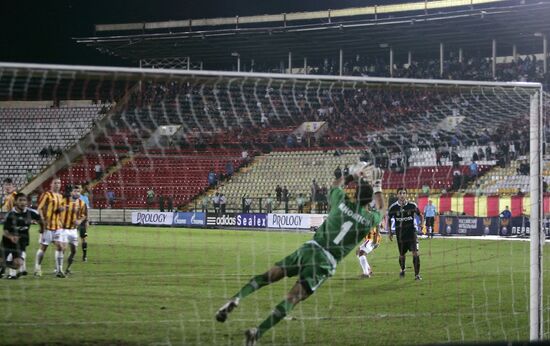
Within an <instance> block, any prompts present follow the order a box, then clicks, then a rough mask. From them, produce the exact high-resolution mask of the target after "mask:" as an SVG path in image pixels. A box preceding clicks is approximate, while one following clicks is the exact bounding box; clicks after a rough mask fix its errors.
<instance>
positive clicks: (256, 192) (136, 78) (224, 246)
mask: <svg viewBox="0 0 550 346" xmlns="http://www.w3.org/2000/svg"><path fill="white" fill-rule="evenodd" d="M541 90H542V89H541V87H540V85H538V84H531V83H489V82H487V83H484V82H459V81H433V80H406V79H385V78H356V77H339V78H338V77H328V76H301V75H271V74H250V73H230V72H227V73H221V72H220V73H218V72H209V71H174V70H170V71H168V70H145V69H143V70H139V69H126V68H92V67H69V66H41V65H14V64H0V119H1V123H2V126H1V127H0V145H1V150H2V153H3V154H2V160H1V161H0V176H1V177H2V179H3V181H4V179H5V178H9V179H11V181H12V182H13V185H14V187H15V189H17V190H20V191H23V192H25V193H27V194H28V195H29V197H30V198H29V200H30V202H29V203H30V204H31V205H32V206H33V207H37V203H38V201H39V196H40V195H41V194H42V193H43V192H44V191H47V190H49V188H50V182H51V181H52V178H53V177H54V176H55V177H59V178H60V179H61V181H62V190H63V191H64V190H65V189H66V187H67V186H71V185H74V184H82V185H83V187H84V192H83V193H85V194H86V195H88V197H89V200H90V204H91V205H90V212H89V213H90V220H91V222H92V224H93V226H91V227H90V230H89V238H90V239H89V240H88V242H89V243H90V249H93V250H90V251H92V252H91V253H90V256H91V257H90V261H89V262H88V263H78V264H77V265H76V266H75V269H74V270H75V272H76V273H75V274H74V275H73V278H76V279H75V280H67V281H63V282H61V283H59V282H55V283H54V282H50V280H54V278H53V277H52V278H49V277H42V278H40V279H39V280H34V281H33V280H30V278H24V279H23V280H21V285H22V286H13V285H12V286H11V288H10V287H7V288H6V289H5V290H3V293H2V298H3V299H4V302H5V304H6V305H7V306H8V307H9V308H10V311H11V310H17V309H19V306H20V304H23V305H24V306H28V307H29V309H31V307H32V305H30V303H29V302H31V301H33V299H34V298H36V299H39V297H40V296H39V293H38V292H37V293H34V292H32V289H34V287H37V288H38V291H40V290H42V289H45V290H52V288H51V287H50V286H52V285H55V286H56V287H57V289H59V291H60V292H77V293H75V296H74V297H72V296H70V295H67V296H64V298H63V302H64V303H63V304H62V305H67V306H66V307H62V308H61V310H58V312H59V314H56V315H55V316H54V317H52V320H51V321H50V322H49V323H51V324H47V323H45V322H44V321H43V320H42V319H41V317H39V316H34V315H33V316H31V317H30V320H29V316H28V315H25V314H22V313H17V312H14V313H13V314H12V315H10V316H4V317H2V319H1V320H0V324H2V325H4V326H11V327H13V328H12V329H13V330H14V331H13V332H11V331H10V332H8V333H9V334H10V333H13V334H10V335H11V336H13V337H17V333H16V332H17V331H18V330H22V329H23V328H24V327H25V326H29V325H32V326H46V325H51V326H52V328H51V330H50V329H48V331H47V336H48V337H50V339H49V340H52V341H55V342H62V340H64V339H63V338H66V337H67V336H68V335H69V339H68V340H73V341H80V342H84V340H96V341H97V342H103V341H105V342H107V341H111V342H121V343H130V342H140V343H141V342H147V343H157V344H158V343H166V344H171V343H183V344H227V345H230V344H239V343H241V342H242V340H241V339H242V337H243V334H242V332H243V331H244V330H245V329H247V328H250V327H254V326H256V325H258V324H259V323H260V322H262V321H263V320H264V319H265V318H266V317H267V316H269V314H270V313H271V311H272V309H273V307H274V306H275V305H276V304H278V303H279V302H280V301H281V299H283V298H284V296H285V294H286V292H287V291H288V290H289V289H290V288H291V287H292V286H293V285H294V283H295V278H290V279H286V280H282V281H281V282H279V283H275V284H273V285H270V286H268V287H266V288H264V289H262V290H260V291H258V292H257V293H254V295H251V296H250V297H247V298H246V299H245V300H243V301H242V302H241V304H240V306H239V307H238V309H237V310H235V312H234V313H233V314H232V315H231V317H230V318H229V319H228V321H227V322H226V323H224V324H220V323H218V322H216V321H215V319H214V314H215V313H216V310H217V309H218V308H219V306H221V305H222V304H223V303H224V302H225V301H226V300H227V299H229V298H231V297H232V296H233V295H234V294H235V293H236V292H237V291H238V290H239V289H240V288H241V287H242V286H243V285H245V284H246V283H247V282H248V280H249V279H250V277H252V276H253V275H256V274H261V273H262V272H264V271H266V270H267V269H268V268H269V267H270V266H271V265H272V264H273V263H275V262H277V261H279V260H280V259H282V258H284V257H285V256H286V255H288V254H290V253H292V252H293V251H294V250H295V249H297V248H298V247H299V246H300V245H301V244H302V243H304V242H305V241H307V240H309V239H311V237H312V234H311V233H310V232H311V231H314V230H316V229H317V228H318V227H319V225H320V224H321V223H322V222H323V220H324V219H325V218H326V215H327V212H329V211H330V195H329V194H330V187H331V184H332V181H333V180H334V172H335V170H336V169H338V168H339V169H340V170H341V171H343V172H344V173H345V172H346V170H348V169H349V167H350V166H351V165H353V164H354V163H356V162H358V161H366V162H368V163H372V164H374V165H376V166H378V167H380V168H381V169H382V170H383V172H384V175H383V190H384V194H385V198H386V201H387V204H388V205H390V204H392V203H394V202H395V201H397V190H398V189H399V188H405V189H406V191H407V193H408V196H407V198H408V201H409V202H414V203H416V204H417V206H418V208H419V210H420V212H421V213H422V214H425V211H427V210H428V209H427V206H428V205H430V204H431V205H433V206H434V207H435V210H436V215H435V217H434V222H433V226H431V225H430V224H427V225H425V224H424V223H422V222H421V219H418V225H417V235H418V239H419V241H418V246H419V253H420V258H421V269H420V272H421V274H422V277H423V278H424V280H422V281H418V282H417V281H415V280H413V278H414V274H413V273H414V268H413V260H412V256H411V254H410V253H409V254H407V256H406V262H405V267H406V275H405V278H404V279H401V280H400V278H399V275H398V274H399V270H400V267H399V262H398V255H399V253H398V248H397V245H396V240H395V239H394V240H393V242H390V241H389V239H388V238H387V237H386V236H385V235H383V240H382V242H381V244H380V246H379V247H378V248H377V249H376V250H374V251H373V252H371V253H370V254H369V255H368V261H369V263H370V266H371V269H372V272H373V275H372V276H371V277H370V278H369V279H368V280H364V279H363V280H362V279H360V276H361V273H362V268H361V266H360V263H359V261H358V259H357V257H356V256H355V253H351V254H350V255H349V256H347V257H346V258H345V259H344V260H343V261H342V262H340V263H339V264H338V267H337V270H336V274H335V275H334V277H332V278H331V279H329V280H327V282H326V283H324V284H323V285H322V287H320V288H319V290H318V292H316V293H315V294H314V295H312V296H311V297H310V298H308V299H307V300H305V301H304V302H302V303H300V304H298V305H296V307H295V308H294V310H292V312H290V313H289V314H288V315H287V316H286V318H285V319H284V320H283V321H282V322H280V323H279V325H278V326H277V327H275V328H273V329H271V330H270V331H269V332H267V333H266V334H265V335H264V336H263V337H262V342H263V343H265V344H300V343H308V344H321V345H325V344H333V343H334V340H338V341H337V342H338V343H341V344H364V343H372V344H402V345H405V344H410V343H418V344H427V343H436V344H437V343H449V342H451V343H462V342H476V341H502V340H506V341H519V340H528V339H529V338H533V329H532V328H535V330H536V331H538V332H539V334H538V335H540V336H542V337H543V338H549V337H550V328H549V324H548V321H549V320H550V311H549V309H548V302H549V301H550V296H549V293H548V292H547V291H544V292H541V288H542V287H543V286H546V287H549V286H550V282H549V281H548V275H542V274H543V272H542V271H544V272H545V273H546V274H548V269H547V268H548V267H549V264H550V263H549V261H548V256H542V251H541V249H542V245H541V244H544V239H545V237H547V236H548V233H547V230H546V229H545V228H542V229H541V227H540V226H541V225H543V222H542V221H541V220H544V216H545V215H546V214H547V213H549V212H550V203H547V202H548V201H547V200H548V199H549V198H550V197H547V196H546V195H545V194H544V192H546V190H545V189H546V188H547V184H546V182H543V180H542V178H541V175H543V176H550V166H548V165H547V163H546V161H540V159H542V158H543V155H542V154H543V152H541V150H542V148H544V150H546V142H545V141H544V136H545V135H546V134H547V131H548V123H547V121H546V117H543V115H542V112H543V109H548V107H546V108H545V106H544V105H545V103H547V102H548V101H547V100H548V99H547V98H545V97H543V95H541ZM543 120H544V121H543ZM543 135H544V136H543ZM534 145H536V146H537V147H536V148H534V147H533V146H534ZM539 148H541V149H539ZM546 153H547V152H546ZM5 185H6V184H5ZM347 192H348V193H350V194H351V193H353V191H352V190H348V191H347ZM3 193H4V194H5V195H6V190H4V191H3ZM4 197H6V196H4ZM4 211H7V210H4ZM159 226H169V227H159ZM426 226H427V227H426ZM212 229H213V230H212ZM387 229H388V228H387V227H384V228H383V233H384V234H386V232H387ZM235 230H238V231H235ZM274 230H275V231H279V230H282V232H270V231H274ZM533 230H536V232H537V238H535V240H533V237H534V236H533ZM34 231H36V230H34ZM529 237H531V247H530V245H529V242H525V241H521V240H528V239H529ZM34 240H35V238H34V237H32V238H31V244H30V246H29V249H28V251H27V252H28V254H29V255H28V256H27V262H28V264H27V266H28V267H29V268H32V264H33V263H34V253H35V252H36V249H37V247H38V244H37V242H35V241H34ZM533 244H534V245H533ZM52 252H53V251H52ZM48 256H49V255H47V256H46V257H47V258H46V259H45V260H44V263H45V264H44V265H45V266H46V267H47V266H49V265H50V263H49V262H52V263H53V261H49V260H48V258H49V257H48ZM51 256H52V257H53V254H51ZM533 256H534V257H533ZM543 263H544V264H543ZM533 272H534V274H533ZM542 278H544V279H542ZM542 280H544V281H542ZM113 283H114V284H113ZM544 283H546V285H544ZM20 287H25V288H26V290H25V291H24V297H23V298H17V297H13V295H14V294H15V290H16V289H19V288H20ZM104 295H105V296H106V297H109V298H107V299H105V298H104ZM533 296H535V297H537V299H538V302H535V305H533V304H534V303H533ZM81 303H82V304H83V305H84V306H85V307H86V308H89V309H91V310H90V314H89V315H86V314H85V313H84V311H85V309H84V308H82V309H81V310H80V311H82V313H81V314H78V313H74V312H73V310H71V308H74V307H75V306H76V307H79V306H80V305H79V304H81ZM25 304H26V305H25ZM530 304H531V305H530ZM543 306H544V308H543ZM65 308H66V310H65ZM533 311H535V312H533ZM65 312H66V313H65ZM542 321H546V322H544V323H542ZM533 324H535V327H533ZM58 327H59V328H58ZM530 328H531V329H530ZM38 330H40V329H32V330H31V335H30V336H29V337H30V338H31V339H30V340H35V339H36V340H40V339H39V337H40V335H39V334H40V333H38ZM81 330H84V332H83V334H82V333H81V332H80V331H81ZM27 333H28V331H27ZM87 338H88V339H87ZM90 338H91V339H90Z"/></svg>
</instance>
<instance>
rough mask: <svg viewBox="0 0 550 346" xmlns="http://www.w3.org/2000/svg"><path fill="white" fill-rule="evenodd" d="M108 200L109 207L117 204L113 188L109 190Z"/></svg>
mask: <svg viewBox="0 0 550 346" xmlns="http://www.w3.org/2000/svg"><path fill="white" fill-rule="evenodd" d="M107 201H108V202H109V208H113V206H114V205H115V192H114V191H113V190H111V189H109V190H107Z"/></svg>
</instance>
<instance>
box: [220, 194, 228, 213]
mask: <svg viewBox="0 0 550 346" xmlns="http://www.w3.org/2000/svg"><path fill="white" fill-rule="evenodd" d="M226 205H227V198H226V197H225V195H224V194H223V193H222V194H220V213H222V214H225V207H226Z"/></svg>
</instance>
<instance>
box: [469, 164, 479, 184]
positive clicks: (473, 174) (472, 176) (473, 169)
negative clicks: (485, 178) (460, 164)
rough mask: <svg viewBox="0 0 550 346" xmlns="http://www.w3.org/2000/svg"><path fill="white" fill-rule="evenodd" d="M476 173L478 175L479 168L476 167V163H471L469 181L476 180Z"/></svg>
mask: <svg viewBox="0 0 550 346" xmlns="http://www.w3.org/2000/svg"><path fill="white" fill-rule="evenodd" d="M478 173H479V168H478V166H477V163H476V162H475V161H472V163H470V180H475V179H476V178H477V175H478Z"/></svg>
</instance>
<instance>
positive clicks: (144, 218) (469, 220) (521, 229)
mask: <svg viewBox="0 0 550 346" xmlns="http://www.w3.org/2000/svg"><path fill="white" fill-rule="evenodd" d="M5 214H6V213H3V212H0V223H3V220H4V217H5ZM325 218H326V214H278V213H273V214H263V213H250V214H247V213H225V214H220V215H217V214H214V213H208V214H207V213H202V212H155V211H146V210H135V209H134V210H131V209H90V219H91V221H92V223H95V224H129V223H131V224H135V225H152V226H172V227H216V228H217V227H219V228H254V229H260V228H267V229H284V230H289V229H290V230H291V229H295V230H312V229H316V228H318V227H319V226H320V225H321V224H322V223H323V221H324V220H325ZM434 227H435V228H434V233H435V234H439V235H442V236H456V235H465V236H484V235H498V236H501V237H529V236H530V220H529V218H528V217H527V216H521V217H512V218H510V219H504V218H499V217H470V216H446V215H442V216H437V217H436V222H435V225H434ZM424 231H425V230H424ZM382 233H384V232H382ZM421 233H422V231H419V234H421ZM544 233H545V236H546V238H548V239H550V219H545V221H544Z"/></svg>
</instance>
